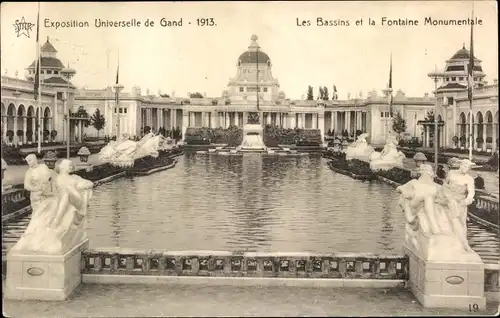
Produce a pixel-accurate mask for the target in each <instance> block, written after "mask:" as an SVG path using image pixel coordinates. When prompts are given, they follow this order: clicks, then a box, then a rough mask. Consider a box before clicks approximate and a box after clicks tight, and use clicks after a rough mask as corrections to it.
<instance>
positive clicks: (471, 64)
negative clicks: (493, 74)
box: [467, 2, 474, 161]
mask: <svg viewBox="0 0 500 318" xmlns="http://www.w3.org/2000/svg"><path fill="white" fill-rule="evenodd" d="M472 20H474V2H472ZM473 30H474V24H471V27H470V52H469V54H470V57H469V68H468V73H469V74H468V86H469V87H468V92H467V93H468V95H469V96H468V97H469V109H470V119H469V122H470V125H469V160H470V161H472V143H473V142H474V139H473V138H474V132H473V125H474V123H473V114H472V100H473V96H472V95H473V94H474V40H473Z"/></svg>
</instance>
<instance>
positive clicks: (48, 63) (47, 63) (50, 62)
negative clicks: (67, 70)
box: [28, 57, 65, 68]
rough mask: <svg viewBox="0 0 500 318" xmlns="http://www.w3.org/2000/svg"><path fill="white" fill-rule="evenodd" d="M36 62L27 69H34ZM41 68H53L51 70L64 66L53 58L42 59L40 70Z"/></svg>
mask: <svg viewBox="0 0 500 318" xmlns="http://www.w3.org/2000/svg"><path fill="white" fill-rule="evenodd" d="M35 63H36V60H35V61H33V63H31V65H30V66H29V67H28V68H35ZM43 67H53V68H64V67H65V66H64V64H63V63H62V62H61V61H60V60H59V59H58V58H55V57H42V68H43Z"/></svg>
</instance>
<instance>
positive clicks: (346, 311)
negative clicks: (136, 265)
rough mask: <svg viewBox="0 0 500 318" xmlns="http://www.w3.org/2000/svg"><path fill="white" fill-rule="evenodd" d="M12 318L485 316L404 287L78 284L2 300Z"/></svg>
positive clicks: (490, 310)
mask: <svg viewBox="0 0 500 318" xmlns="http://www.w3.org/2000/svg"><path fill="white" fill-rule="evenodd" d="M3 305H4V306H3V310H4V314H5V315H6V316H10V317H155V316H156V317H158V316H160V317H161V316H174V317H180V316H184V317H186V316H191V317H192V316H204V317H210V316H226V317H228V316H229V317H284V316H286V317H297V316H302V317H305V316H323V317H329V316H400V315H404V316H425V315H433V316H452V315H470V316H473V315H478V314H483V315H484V314H489V315H492V314H494V313H496V312H497V311H498V303H488V306H487V308H486V309H483V310H482V311H481V312H475V313H474V312H472V313H471V312H469V311H468V310H455V309H425V308H423V307H422V306H421V305H420V304H419V303H418V301H417V300H416V299H415V298H414V296H413V295H412V294H411V293H410V292H409V291H408V290H404V289H361V288H342V289H332V288H298V287H297V288H296V287H234V286H199V285H96V284H83V285H80V286H79V287H78V288H77V290H76V291H75V293H74V294H73V295H72V296H71V298H70V299H69V300H67V301H61V302H43V301H10V300H4V304H3Z"/></svg>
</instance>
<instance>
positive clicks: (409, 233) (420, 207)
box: [396, 160, 481, 262]
mask: <svg viewBox="0 0 500 318" xmlns="http://www.w3.org/2000/svg"><path fill="white" fill-rule="evenodd" d="M469 169H470V161H468V160H464V161H463V162H462V164H461V166H460V168H459V170H452V171H450V173H449V174H448V177H447V179H446V181H445V183H444V184H443V185H442V186H441V185H439V184H437V183H435V182H434V172H433V169H432V167H431V166H430V165H427V164H424V165H422V166H420V167H419V172H420V176H419V178H418V179H413V180H411V181H409V182H407V183H406V184H404V185H401V186H399V187H398V188H397V189H396V190H397V191H398V192H399V193H401V197H400V205H401V206H402V209H403V211H404V213H405V217H406V231H405V245H406V247H407V248H409V249H410V250H411V251H413V252H414V253H415V254H417V255H419V256H420V257H421V258H423V259H424V260H426V261H429V260H433V261H457V260H460V261H465V262H467V261H468V262H481V259H480V257H479V255H478V254H477V253H476V252H474V251H473V250H472V249H471V247H470V246H469V243H468V241H467V223H466V220H467V206H468V205H469V204H471V203H472V201H473V198H474V192H475V190H474V180H473V179H472V177H471V176H470V175H468V172H469Z"/></svg>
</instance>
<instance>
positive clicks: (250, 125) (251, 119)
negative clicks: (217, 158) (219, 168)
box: [196, 113, 307, 156]
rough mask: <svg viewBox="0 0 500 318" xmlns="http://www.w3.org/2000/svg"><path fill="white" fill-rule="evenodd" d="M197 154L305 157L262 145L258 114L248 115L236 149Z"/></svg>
mask: <svg viewBox="0 0 500 318" xmlns="http://www.w3.org/2000/svg"><path fill="white" fill-rule="evenodd" d="M196 153H197V154H200V155H205V154H218V155H223V156H227V155H237V156H238V155H239V156H241V155H243V154H244V153H261V154H267V155H278V156H286V155H298V156H307V153H298V152H297V151H296V150H290V148H284V147H277V148H274V149H273V148H270V147H267V146H266V145H265V144H264V128H263V127H262V125H261V124H260V120H259V114H258V113H249V114H248V120H247V123H246V124H245V125H244V126H243V141H242V143H241V145H240V146H238V147H216V148H214V149H209V150H208V151H197V152H196Z"/></svg>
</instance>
